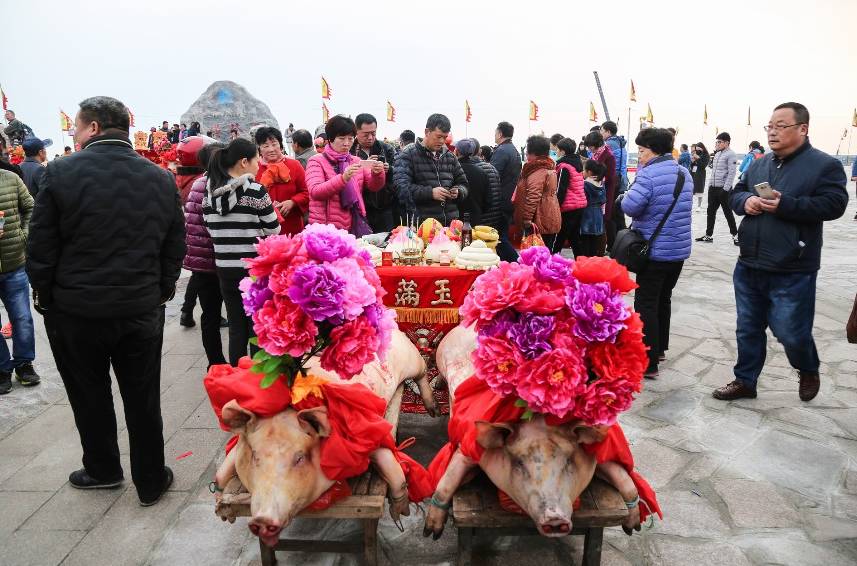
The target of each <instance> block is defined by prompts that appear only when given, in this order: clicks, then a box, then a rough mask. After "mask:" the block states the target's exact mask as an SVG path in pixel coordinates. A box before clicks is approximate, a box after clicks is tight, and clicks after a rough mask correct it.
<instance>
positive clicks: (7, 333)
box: [0, 322, 12, 340]
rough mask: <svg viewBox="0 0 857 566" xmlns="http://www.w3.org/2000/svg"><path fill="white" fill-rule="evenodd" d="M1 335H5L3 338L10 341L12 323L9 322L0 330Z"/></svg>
mask: <svg viewBox="0 0 857 566" xmlns="http://www.w3.org/2000/svg"><path fill="white" fill-rule="evenodd" d="M0 334H2V335H3V338H5V339H6V340H8V339H9V338H11V337H12V323H11V322H8V323H6V324H4V325H3V328H0Z"/></svg>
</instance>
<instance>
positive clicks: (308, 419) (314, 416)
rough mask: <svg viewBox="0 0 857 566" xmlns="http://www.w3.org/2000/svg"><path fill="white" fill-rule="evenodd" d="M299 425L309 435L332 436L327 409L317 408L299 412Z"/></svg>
mask: <svg viewBox="0 0 857 566" xmlns="http://www.w3.org/2000/svg"><path fill="white" fill-rule="evenodd" d="M298 423H299V424H300V425H301V428H302V429H304V431H305V432H307V433H309V434H317V435H319V436H321V437H327V436H330V421H329V420H328V419H327V407H315V408H313V409H305V410H303V411H299V412H298Z"/></svg>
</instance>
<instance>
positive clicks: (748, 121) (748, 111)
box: [747, 106, 750, 126]
mask: <svg viewBox="0 0 857 566" xmlns="http://www.w3.org/2000/svg"><path fill="white" fill-rule="evenodd" d="M747 125H748V126H749V125H750V107H749V106H748V107H747Z"/></svg>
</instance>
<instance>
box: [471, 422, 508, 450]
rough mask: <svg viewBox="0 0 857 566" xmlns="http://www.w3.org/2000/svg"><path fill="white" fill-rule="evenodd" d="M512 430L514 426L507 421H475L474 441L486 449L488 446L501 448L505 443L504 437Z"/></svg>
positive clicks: (506, 437)
mask: <svg viewBox="0 0 857 566" xmlns="http://www.w3.org/2000/svg"><path fill="white" fill-rule="evenodd" d="M514 431H515V429H514V427H512V425H510V424H508V423H489V422H487V421H476V442H478V443H479V446H481V447H482V448H485V449H486V450H488V449H490V448H502V447H503V446H505V445H506V439H508V438H509V435H510V434H512V433H513V432H514Z"/></svg>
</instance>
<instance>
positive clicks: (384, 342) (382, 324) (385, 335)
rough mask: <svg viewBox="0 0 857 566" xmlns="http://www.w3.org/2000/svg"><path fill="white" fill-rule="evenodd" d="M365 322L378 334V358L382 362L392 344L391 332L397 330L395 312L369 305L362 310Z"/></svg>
mask: <svg viewBox="0 0 857 566" xmlns="http://www.w3.org/2000/svg"><path fill="white" fill-rule="evenodd" d="M363 314H364V315H365V316H366V320H367V321H368V322H369V324H371V325H372V326H373V327H374V328H375V331H376V332H377V333H378V344H379V348H378V357H379V358H381V360H382V361H383V360H384V359H385V358H386V355H387V351H388V350H389V349H390V346H391V345H392V342H393V340H392V339H393V331H394V330H396V329H397V328H398V325H397V324H396V311H394V310H393V309H388V308H386V307H385V306H383V305H382V304H379V303H375V304H374V305H369V306H367V307H366V308H365V309H364V310H363Z"/></svg>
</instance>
